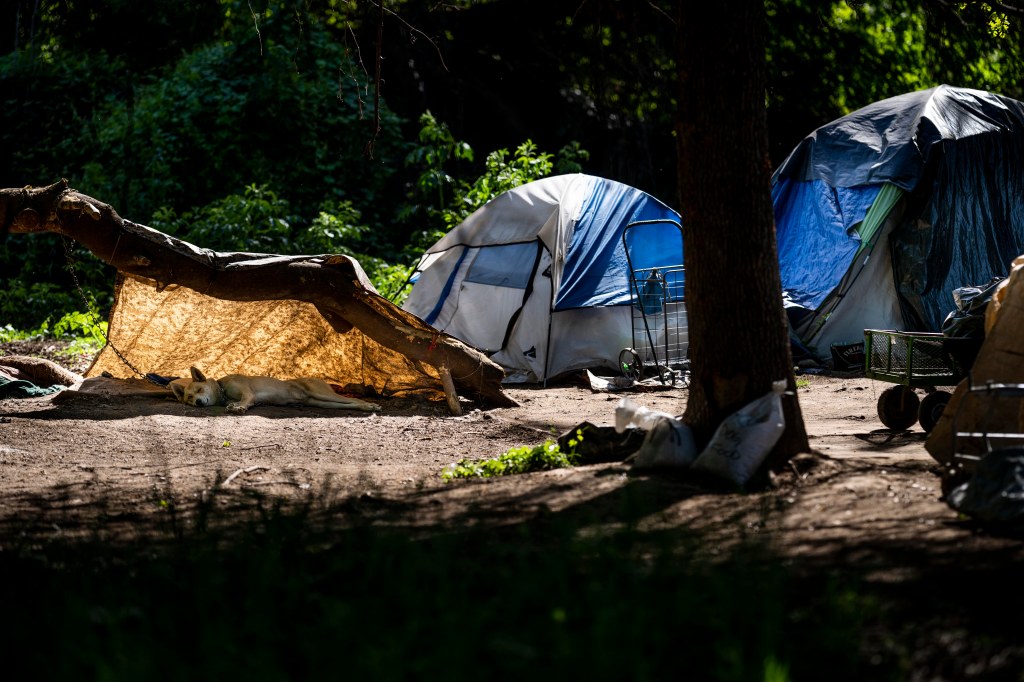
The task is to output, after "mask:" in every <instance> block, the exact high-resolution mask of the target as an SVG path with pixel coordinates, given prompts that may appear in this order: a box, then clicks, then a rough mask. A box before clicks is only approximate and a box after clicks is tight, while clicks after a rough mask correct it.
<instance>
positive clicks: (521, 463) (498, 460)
mask: <svg viewBox="0 0 1024 682" xmlns="http://www.w3.org/2000/svg"><path fill="white" fill-rule="evenodd" d="M582 441H583V431H582V430H580V429H577V430H576V437H575V438H572V439H570V440H569V451H568V452H562V449H561V448H560V447H559V445H558V443H557V442H556V441H554V440H551V439H548V440H546V441H544V443H542V444H541V445H535V446H529V445H521V446H519V447H515V448H509V449H508V450H506V451H505V452H504V453H502V454H500V455H498V456H497V457H494V458H492V459H475V460H471V459H460V460H459V461H458V462H456V463H455V464H452V465H450V466H449V467H447V468H446V469H445V470H444V471H443V472H441V478H442V480H444V481H451V480H452V479H455V478H490V477H493V476H509V475H512V474H525V473H529V472H531V471H548V470H550V469H562V468H565V467H571V466H575V464H576V463H577V462H578V461H579V456H578V455H577V454H576V447H577V446H578V445H579V444H580V443H581V442H582Z"/></svg>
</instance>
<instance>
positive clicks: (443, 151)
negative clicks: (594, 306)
mask: <svg viewBox="0 0 1024 682" xmlns="http://www.w3.org/2000/svg"><path fill="white" fill-rule="evenodd" d="M1017 4H1019V3H1010V4H1007V3H994V4H986V3H977V2H971V3H962V4H960V5H952V4H949V3H939V2H929V1H927V0H891V1H886V2H853V1H852V0H838V1H830V2H816V1H811V0H768V1H767V2H766V3H765V8H766V14H767V21H768V35H767V41H766V43H767V44H766V52H767V60H768V61H767V93H766V105H767V109H766V111H767V120H768V129H769V141H770V146H769V154H770V161H771V163H772V164H774V165H777V164H778V163H780V162H781V160H782V159H783V158H784V156H785V155H786V154H787V153H788V151H789V150H790V149H791V148H792V147H793V146H794V145H795V144H796V142H797V141H799V139H800V138H802V137H803V136H804V135H806V134H807V133H809V132H810V131H811V130H813V129H814V128H815V127H817V126H819V125H822V124H824V123H826V122H828V121H830V120H832V119H834V118H836V117H838V116H840V115H843V114H845V113H847V112H849V111H850V110H852V109H855V108H858V107H860V106H863V105H865V104H867V103H869V102H871V101H874V100H876V99H880V98H882V97H886V96H890V95H895V94H899V93H901V92H905V91H907V90H913V89H919V88H924V87H930V86H932V85H936V84H938V83H941V82H948V83H953V84H957V85H962V86H968V87H978V88H985V89H991V90H994V91H997V92H1000V93H1001V94H1004V95H1008V96H1011V97H1017V98H1022V97H1024V77H1022V75H1024V74H1022V72H1024V59H1021V57H1022V55H1021V49H1022V48H1021V45H1022V44H1024V41H1022V40H1021V38H1022V36H1021V16H1020V14H1018V13H1014V12H1013V11H1011V10H1013V8H1014V7H1015V6H1016V5H1017ZM672 6H673V3H671V2H668V0H652V1H651V2H643V3H636V2H630V1H629V0H596V1H594V2H586V3H579V4H576V5H571V6H565V5H561V4H559V3H551V2H542V1H540V0H516V1H514V2H513V1H510V0H492V1H489V2H468V1H462V2H454V3H444V4H443V5H438V4H437V3H432V2H431V3H428V2H422V1H419V0H401V1H394V2H391V1H389V2H385V3H383V5H379V4H374V3H348V2H341V1H340V0H313V1H309V0H251V1H250V0H246V1H242V0H218V1H217V2H208V1H203V2H200V1H199V0H186V1H184V2H183V1H182V0H152V2H148V3H143V4H139V3H135V2H131V1H129V0H111V1H110V2H105V3H100V4H99V5H97V4H96V3H91V2H84V1H81V0H16V2H13V3H10V4H8V5H7V6H5V9H4V10H2V11H3V13H4V14H3V16H4V17H5V18H6V19H7V20H8V21H7V22H6V23H7V24H8V25H10V26H13V27H14V30H13V31H8V32H5V34H4V36H3V37H2V40H3V42H2V43H0V87H2V88H3V89H4V91H5V92H6V93H8V97H7V99H6V102H7V106H5V107H4V108H3V110H0V150H3V151H0V186H2V187H21V186H25V185H35V186H42V185H48V184H50V183H52V182H54V181H56V180H58V179H60V178H67V179H68V181H69V183H70V184H71V185H72V186H74V187H75V188H76V189H79V190H80V191H82V192H85V193H88V194H90V195H92V196H96V197H101V198H103V199H105V200H108V201H111V202H112V203H114V204H116V205H117V206H118V209H119V210H120V211H121V212H122V213H123V214H124V215H126V216H128V217H130V218H131V219H133V220H136V221H138V222H142V223H145V224H153V225H154V226H156V227H159V228H160V229H163V230H165V231H169V232H172V233H174V234H176V235H177V236H181V237H185V238H189V237H190V236H191V237H197V236H198V237H201V238H202V240H203V241H204V242H207V241H208V242H209V243H210V244H211V245H215V244H216V243H219V242H218V240H221V241H224V242H227V243H229V244H230V248H239V247H241V246H243V245H246V244H248V245H249V246H250V248H252V249H253V250H259V249H261V248H264V247H263V246H262V245H265V244H266V243H267V242H268V240H269V241H270V242H271V243H274V244H275V245H280V246H284V247H286V249H287V248H288V247H290V251H291V252H292V253H295V252H298V251H299V250H306V249H310V248H320V249H324V250H332V251H338V252H343V253H352V254H354V255H358V256H360V259H361V260H363V259H364V258H365V259H377V261H376V262H378V264H379V266H380V272H381V273H385V274H383V275H381V276H382V277H383V276H386V273H387V272H389V271H388V270H387V268H388V267H389V266H395V265H401V264H406V265H407V264H408V263H409V262H411V259H412V258H413V256H414V255H415V251H416V248H417V245H422V242H423V241H424V240H425V239H428V238H429V236H430V235H432V234H435V233H436V232H437V231H438V230H440V231H443V230H444V229H447V228H448V227H450V226H451V224H452V223H453V221H455V220H456V219H457V217H458V216H459V215H465V214H466V213H467V212H468V210H471V209H472V208H473V207H475V206H476V205H479V203H480V202H482V201H483V200H486V198H487V197H488V196H489V195H492V193H496V192H497V191H499V190H500V189H501V188H505V187H507V186H508V185H509V184H514V183H516V182H520V181H525V180H527V179H532V178H533V177H537V176H538V175H542V174H544V173H552V172H564V171H565V170H576V169H578V170H583V171H585V172H588V173H593V174H596V175H602V176H605V177H610V178H613V179H616V180H619V181H622V182H625V183H627V184H630V185H633V186H635V187H637V188H639V189H643V190H645V191H648V192H651V193H652V194H654V195H655V196H657V197H659V198H660V199H662V200H663V201H665V202H666V203H668V204H670V205H672V206H675V207H678V206H679V200H678V196H677V194H678V192H677V186H678V183H677V167H676V151H675V150H676V144H675V139H674V138H675V131H674V116H675V112H676V109H677V106H678V104H679V103H678V102H677V101H676V88H675V86H674V81H675V69H676V63H675V60H676V55H675V53H674V49H673V44H674V36H675V19H674V17H673V9H672ZM721 20H722V21H726V22H727V21H728V18H727V17H722V19H721ZM499 26H500V27H501V30H496V28H495V27H499ZM683 105H684V106H685V105H686V103H683ZM724 142H725V140H723V143H724ZM481 180H482V181H481ZM192 230H195V232H192V234H191V235H190V234H189V232H190V231H192ZM204 245H205V244H204ZM275 248H277V247H276V246H275ZM62 250H63V247H62V246H61V245H60V244H59V242H57V241H55V240H42V239H36V240H33V242H32V243H27V242H24V241H23V239H22V238H21V237H16V236H10V237H7V238H6V239H4V241H3V243H2V244H0V326H3V325H4V324H14V325H16V326H25V325H31V324H34V323H38V322H39V321H40V319H41V318H42V317H45V316H46V315H52V314H54V312H59V311H61V310H69V309H76V308H79V309H80V308H81V302H80V300H77V299H78V295H77V293H73V288H72V286H71V282H70V279H69V276H68V275H67V273H66V272H64V271H63V270H62V269H61V268H60V267H59V265H55V264H59V262H60V259H59V258H54V255H59V254H60V253H61V251H62ZM36 252H40V253H39V254H38V255H40V256H41V257H38V258H37V257H34V255H35V254H36ZM77 255H78V256H80V257H82V258H83V261H84V262H83V263H82V264H81V265H80V267H79V274H80V275H81V276H82V278H83V280H84V282H83V283H84V284H85V285H86V290H87V291H88V292H89V293H90V295H93V296H95V297H96V298H97V301H98V302H99V303H100V306H101V307H103V305H105V304H106V303H107V302H108V301H105V300H104V297H105V296H108V295H109V273H108V272H106V271H105V270H104V268H105V266H103V265H102V264H100V263H97V262H93V261H89V260H88V259H86V258H84V256H85V254H83V253H81V252H80V251H79V252H78V253H77ZM367 270H368V271H371V273H373V272H374V266H373V265H372V264H371V265H370V266H368V267H367ZM396 278H398V279H400V277H399V276H397V275H396Z"/></svg>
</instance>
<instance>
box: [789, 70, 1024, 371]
mask: <svg viewBox="0 0 1024 682" xmlns="http://www.w3.org/2000/svg"><path fill="white" fill-rule="evenodd" d="M772 200H773V202H774V205H775V225H776V231H777V237H778V248H779V262H780V268H781V275H782V288H783V296H784V299H785V303H786V306H787V309H788V311H789V312H790V320H791V323H792V324H793V328H794V331H795V332H796V334H797V336H799V337H800V339H801V340H802V341H803V342H804V344H805V345H807V346H808V347H809V348H810V349H811V350H812V351H813V352H815V354H816V355H819V356H820V357H823V358H824V357H828V356H829V348H830V346H831V345H832V344H836V343H839V344H845V343H852V342H856V341H859V340H863V338H864V330H865V329H896V330H903V331H939V330H940V328H941V325H942V322H943V320H944V319H945V317H946V315H947V314H948V313H949V312H950V311H951V310H952V309H953V308H954V305H955V304H954V300H953V297H952V292H953V290H954V289H956V288H959V287H964V286H975V285H982V284H985V283H987V282H988V281H989V280H991V279H992V278H993V277H998V276H1006V275H1007V274H1008V270H1009V266H1010V262H1011V261H1012V260H1013V259H1014V258H1015V257H1017V256H1018V255H1020V254H1021V253H1022V252H1024V104H1022V103H1021V102H1018V101H1016V100H1013V99H1010V98H1008V97H1002V96H1000V95H995V94H992V93H988V92H983V91H979V90H968V89H964V88H955V87H950V86H948V85H940V86H938V87H935V88H931V89H929V90H922V91H919V92H912V93H908V94H904V95H899V96H897V97H892V98H889V99H886V100H882V101H879V102H875V103H874V104H870V105H868V106H866V107H864V108H863V109H859V110H858V111H855V112H853V113H852V114H849V115H847V116H844V117H842V118H840V119H837V120H835V121H833V122H831V123H829V124H827V125H825V126H822V127H821V128H818V129H817V130H815V131H814V132H813V133H811V134H810V135H808V136H807V137H806V138H804V140H803V141H801V142H800V144H799V145H798V146H797V147H796V149H794V150H793V152H792V153H791V154H790V155H789V157H788V158H787V159H786V160H785V161H784V162H783V163H782V165H781V166H780V167H779V169H778V170H777V171H776V172H775V174H774V175H773V177H772Z"/></svg>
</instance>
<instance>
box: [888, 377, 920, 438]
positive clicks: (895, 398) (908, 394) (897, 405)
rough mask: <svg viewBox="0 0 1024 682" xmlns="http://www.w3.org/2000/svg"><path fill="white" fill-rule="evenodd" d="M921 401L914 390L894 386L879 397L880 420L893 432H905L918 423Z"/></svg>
mask: <svg viewBox="0 0 1024 682" xmlns="http://www.w3.org/2000/svg"><path fill="white" fill-rule="evenodd" d="M920 404H921V399H920V398H918V397H917V394H916V393H914V389H912V388H909V387H907V386H893V387H891V388H887V389H885V390H884V391H882V395H880V396H878V418H879V419H880V420H882V423H883V424H885V425H886V426H888V427H889V428H890V429H892V430H893V431H905V430H906V429H909V428H910V427H911V426H913V425H914V422H916V421H917V408H918V406H920Z"/></svg>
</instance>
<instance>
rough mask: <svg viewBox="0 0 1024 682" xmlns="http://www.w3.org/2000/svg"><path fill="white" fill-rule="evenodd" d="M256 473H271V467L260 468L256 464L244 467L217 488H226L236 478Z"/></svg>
mask: <svg viewBox="0 0 1024 682" xmlns="http://www.w3.org/2000/svg"><path fill="white" fill-rule="evenodd" d="M254 471H270V467H265V466H260V465H259V464H255V465H253V466H251V467H244V468H242V469H237V470H235V471H234V473H232V474H231V475H230V476H228V477H227V478H225V479H224V480H223V481H221V483H220V485H219V486H217V487H219V488H226V487H227V486H228V485H229V484H230V483H231V481H233V480H235V479H236V478H238V477H239V476H241V475H242V474H251V473H252V472H254Z"/></svg>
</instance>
